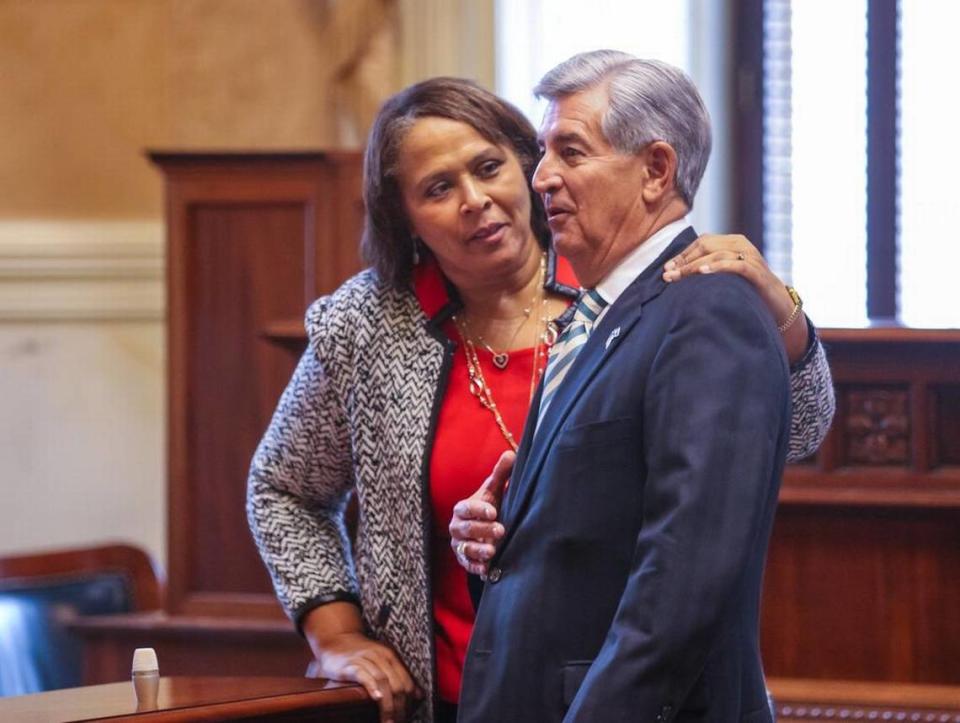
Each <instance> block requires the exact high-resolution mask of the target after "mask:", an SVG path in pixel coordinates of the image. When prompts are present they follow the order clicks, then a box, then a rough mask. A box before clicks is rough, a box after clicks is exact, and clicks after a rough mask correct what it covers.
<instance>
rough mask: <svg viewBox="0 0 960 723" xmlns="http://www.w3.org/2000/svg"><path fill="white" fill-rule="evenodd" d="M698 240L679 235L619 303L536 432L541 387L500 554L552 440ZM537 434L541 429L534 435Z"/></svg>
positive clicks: (594, 334)
mask: <svg viewBox="0 0 960 723" xmlns="http://www.w3.org/2000/svg"><path fill="white" fill-rule="evenodd" d="M696 236H697V235H696V232H695V231H694V230H693V229H692V228H688V229H686V230H685V231H684V232H683V233H681V234H680V235H679V236H677V238H676V239H674V240H673V242H672V243H671V244H670V246H668V247H667V249H666V250H665V251H664V252H663V253H662V254H661V255H660V256H659V257H658V258H657V260H656V261H654V262H653V263H652V264H650V266H649V267H647V269H646V270H645V271H644V272H643V273H642V274H640V276H638V277H637V279H636V280H635V281H634V282H633V283H632V284H630V286H628V287H627V289H626V290H625V291H624V292H623V294H621V295H620V298H618V299H617V300H616V301H615V302H614V304H613V305H612V306H611V307H610V309H609V310H608V311H607V313H606V315H605V316H604V317H603V318H602V319H601V320H600V323H599V324H598V325H597V327H596V328H595V329H594V330H593V331H592V332H591V334H590V338H589V339H588V340H587V343H586V344H584V346H583V349H581V351H580V354H579V355H578V356H577V358H576V359H575V360H574V362H573V365H572V366H571V367H570V371H569V372H567V376H566V378H564V380H563V383H562V384H561V385H560V388H559V389H557V392H556V394H555V395H554V397H553V401H552V402H551V403H550V408H549V409H548V410H547V413H546V415H545V416H544V418H543V420H542V421H541V422H540V426H539V428H536V419H537V412H538V410H539V408H540V403H539V402H540V395H541V394H542V387H543V384H542V383H541V385H540V389H539V390H538V392H537V394H536V396H535V397H534V399H533V401H532V402H531V406H530V412H529V414H528V416H527V423H526V426H525V427H524V433H523V440H522V442H521V447H520V452H519V453H518V457H517V465H516V466H515V467H514V475H513V477H512V478H511V480H510V490H509V494H508V497H507V499H506V500H505V504H504V505H503V515H502V516H501V518H502V521H503V524H504V526H505V527H506V528H507V537H506V538H505V539H504V541H503V543H502V544H501V545H500V552H501V553H502V551H503V549H504V547H505V546H506V545H507V543H508V542H509V540H510V538H511V537H512V532H513V530H514V529H515V528H516V525H517V522H518V521H519V520H520V519H521V518H522V515H523V513H524V511H525V509H526V506H527V503H528V502H529V499H530V495H531V494H532V492H533V489H534V488H535V487H536V484H535V483H536V480H537V477H538V476H539V474H540V468H541V467H542V466H543V463H544V460H545V458H546V455H547V452H548V451H549V450H550V448H551V447H552V445H553V440H554V438H555V437H556V435H557V432H558V431H559V429H560V427H561V426H562V424H563V422H564V420H565V419H566V418H567V415H568V414H569V412H570V410H571V408H572V407H573V405H574V403H575V402H576V401H577V399H579V398H580V396H581V395H582V394H583V392H584V390H585V389H586V388H587V387H588V386H589V384H590V381H591V380H592V379H593V377H594V376H595V375H596V374H597V372H598V371H599V370H600V368H601V367H602V366H603V364H605V363H606V361H607V360H608V359H609V358H610V357H612V356H613V354H614V353H615V352H616V349H617V348H618V346H619V345H620V342H621V341H622V340H623V339H624V338H625V337H626V336H627V334H628V333H629V332H630V330H631V329H632V328H633V327H634V325H635V324H636V323H637V322H638V321H639V320H640V317H641V314H642V309H643V305H644V304H646V303H647V302H649V301H650V300H651V299H653V298H655V297H657V296H658V295H659V294H660V292H661V291H663V289H664V288H665V287H666V285H667V283H666V282H665V281H664V280H663V278H662V267H663V264H664V263H666V261H667V259H669V258H672V257H673V256H675V255H676V254H678V253H679V252H680V251H681V250H682V249H683V248H684V247H686V246H687V245H688V244H689V243H690V242H692V241H693V240H694V239H695V238H696ZM534 404H535V405H536V406H534ZM534 429H536V433H535V434H534Z"/></svg>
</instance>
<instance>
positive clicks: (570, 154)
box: [560, 146, 583, 158]
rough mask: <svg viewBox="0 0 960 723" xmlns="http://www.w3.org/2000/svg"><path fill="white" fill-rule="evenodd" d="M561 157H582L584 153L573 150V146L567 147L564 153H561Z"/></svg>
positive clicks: (576, 149) (577, 149)
mask: <svg viewBox="0 0 960 723" xmlns="http://www.w3.org/2000/svg"><path fill="white" fill-rule="evenodd" d="M560 155H561V156H563V157H564V158H573V157H574V156H582V155H583V153H582V152H581V151H580V149H579V148H572V147H571V146H567V147H566V148H564V149H563V150H562V151H560Z"/></svg>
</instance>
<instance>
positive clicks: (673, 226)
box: [595, 216, 690, 306]
mask: <svg viewBox="0 0 960 723" xmlns="http://www.w3.org/2000/svg"><path fill="white" fill-rule="evenodd" d="M689 225H690V219H689V218H688V217H686V216H684V217H683V218H680V219H677V220H676V221H672V222H670V223H668V224H667V225H666V226H664V227H663V228H661V229H659V230H658V231H656V232H655V233H654V234H653V235H652V236H651V237H650V238H648V239H647V240H646V241H644V242H642V243H641V244H640V245H639V246H637V247H636V248H635V249H634V250H633V251H631V252H630V253H629V254H627V255H626V256H625V257H624V258H623V259H622V260H621V261H620V263H619V264H617V265H616V266H615V267H614V268H613V270H612V271H611V272H610V273H608V274H607V275H606V276H604V277H603V279H601V280H600V283H598V284H597V285H596V287H595V288H596V290H597V292H598V293H599V294H600V296H601V297H603V300H604V301H606V302H607V305H608V306H609V305H611V304H613V302H615V301H616V300H617V299H618V298H619V297H620V294H622V293H623V292H624V291H625V290H626V288H627V287H628V286H630V284H632V283H633V281H634V280H635V279H636V278H637V277H638V276H639V275H640V274H642V273H643V272H644V271H646V270H647V267H649V266H650V264H652V263H653V262H654V261H656V259H657V257H658V256H659V255H660V254H662V253H663V252H664V251H665V250H666V248H667V246H669V245H670V243H671V242H672V241H673V240H674V239H675V238H676V237H677V236H679V235H680V233H681V232H682V231H683V230H684V229H686V228H687V227H688V226H689Z"/></svg>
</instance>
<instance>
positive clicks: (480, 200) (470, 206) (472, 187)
mask: <svg viewBox="0 0 960 723" xmlns="http://www.w3.org/2000/svg"><path fill="white" fill-rule="evenodd" d="M492 203H493V202H492V201H491V200H490V196H489V195H488V194H487V191H486V189H485V188H484V187H483V186H482V185H481V184H479V183H477V182H476V181H474V180H469V181H466V182H465V183H464V187H463V202H462V203H461V204H460V211H461V213H470V212H471V211H482V210H483V209H485V208H488V207H489V206H490V205H491V204H492Z"/></svg>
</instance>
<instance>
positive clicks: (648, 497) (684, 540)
mask: <svg viewBox="0 0 960 723" xmlns="http://www.w3.org/2000/svg"><path fill="white" fill-rule="evenodd" d="M706 291H707V292H708V293H707V294H704V295H702V296H700V297H696V298H698V300H699V302H700V303H697V304H694V303H686V304H684V303H680V304H676V308H677V311H676V313H675V316H674V318H673V321H672V323H671V325H670V330H669V332H668V333H667V334H666V335H665V336H664V338H663V341H662V343H661V346H660V348H659V350H658V352H657V354H656V357H655V359H654V362H653V365H652V367H651V371H650V374H649V377H648V380H647V383H646V387H645V388H646V392H645V398H644V400H643V402H642V405H643V406H642V414H643V430H644V431H643V433H642V434H643V436H642V439H641V440H638V443H639V444H641V445H642V449H643V457H644V460H645V462H646V474H645V479H643V478H640V479H638V480H637V484H642V485H644V487H643V508H642V521H641V526H640V531H639V534H638V537H637V540H636V546H635V551H634V557H633V561H632V564H631V570H630V572H629V575H628V577H627V580H626V585H625V588H624V591H623V594H622V596H621V598H620V601H619V604H618V607H617V611H616V613H615V615H614V618H613V622H612V624H611V626H610V628H609V630H608V633H607V636H606V639H605V641H604V643H603V646H602V647H601V649H600V652H599V653H598V655H597V657H596V658H595V659H594V661H593V664H592V665H591V666H590V669H589V671H588V673H587V675H586V677H585V679H584V682H583V684H582V686H581V687H580V689H579V691H578V693H577V696H576V697H575V698H574V701H573V703H572V705H571V707H570V709H569V710H568V712H567V716H566V718H565V719H564V720H565V721H567V722H568V723H572V722H573V721H577V722H585V721H599V720H603V721H611V722H612V721H621V720H623V721H627V720H643V721H654V720H669V719H670V718H671V717H672V716H671V714H670V712H669V711H671V710H672V711H673V712H676V711H677V710H678V709H679V708H680V706H681V705H682V703H683V700H684V697H685V696H686V694H687V692H688V691H689V690H690V689H691V687H692V686H693V684H694V683H695V682H696V680H697V678H698V676H699V675H700V672H701V671H702V669H703V667H704V665H705V662H706V660H707V656H708V654H709V653H710V652H711V649H712V648H713V647H714V646H715V645H717V641H718V639H719V638H718V636H720V635H727V636H729V635H730V634H731V630H732V629H735V628H732V627H731V625H732V624H731V620H732V619H734V618H731V615H747V617H749V613H748V612H747V611H749V610H755V606H756V600H755V599H754V598H755V597H756V595H758V594H759V576H760V571H761V570H762V564H763V557H764V554H765V550H766V545H767V540H768V536H769V532H770V526H771V524H772V518H773V510H774V508H775V505H776V497H777V493H778V489H779V475H780V472H781V471H782V467H783V456H784V454H785V452H786V445H787V435H788V424H789V414H790V410H789V381H788V370H787V364H786V359H785V358H784V355H783V350H782V344H781V342H780V340H779V338H777V333H776V329H775V328H774V327H773V326H772V324H771V322H770V321H769V319H766V318H765V317H764V316H763V314H764V311H763V310H762V309H761V308H760V307H759V302H758V301H757V300H756V299H755V298H752V299H751V298H749V297H750V296H752V294H753V292H752V291H751V290H749V289H747V288H745V287H744V286H742V285H739V284H723V283H717V284H711V285H709V286H708V287H707V289H706ZM703 298H708V299H709V303H703V301H702V300H703ZM671 302H672V303H676V302H675V301H674V300H671ZM681 302H682V300H681ZM641 323H643V322H641ZM751 576H752V577H751ZM755 624H756V623H755V622H754V625H755Z"/></svg>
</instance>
